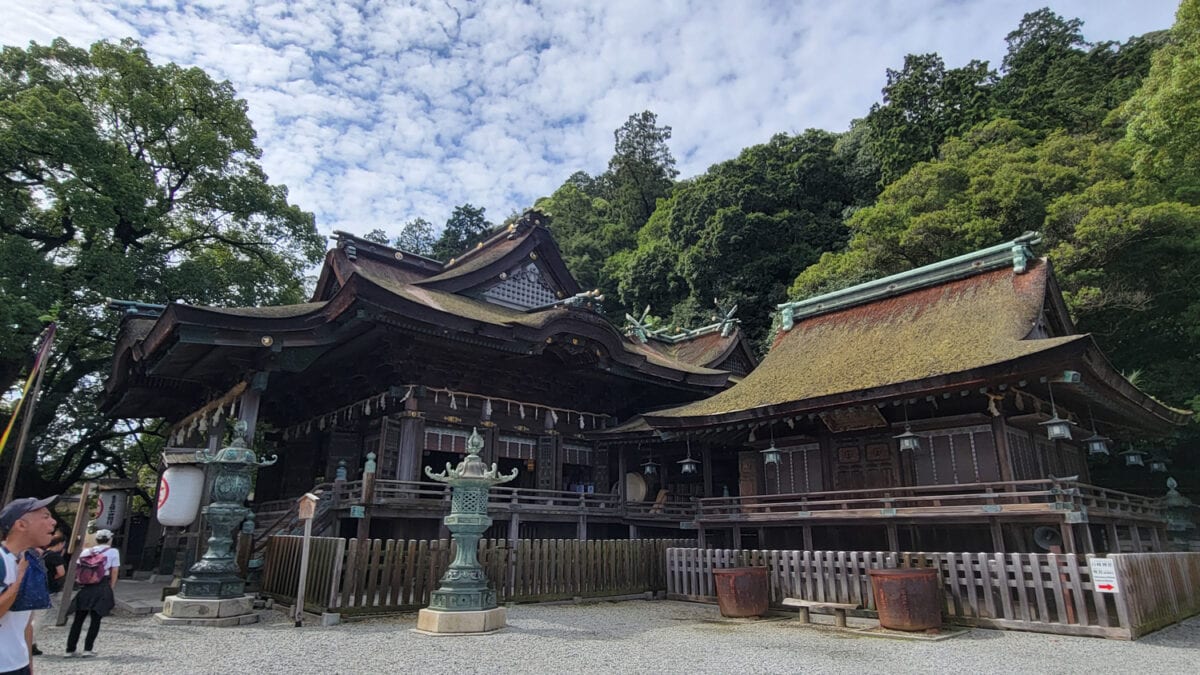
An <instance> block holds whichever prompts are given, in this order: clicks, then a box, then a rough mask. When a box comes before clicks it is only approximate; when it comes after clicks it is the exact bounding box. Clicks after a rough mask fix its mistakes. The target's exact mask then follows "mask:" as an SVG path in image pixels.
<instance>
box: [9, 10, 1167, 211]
mask: <svg viewBox="0 0 1200 675" xmlns="http://www.w3.org/2000/svg"><path fill="white" fill-rule="evenodd" d="M1046 5H1049V6H1050V7H1051V8H1052V9H1054V10H1055V11H1057V12H1058V13H1059V14H1062V15H1064V16H1067V17H1079V18H1081V19H1083V20H1084V21H1085V24H1084V33H1085V35H1086V36H1087V37H1088V39H1089V40H1092V41H1099V40H1124V39H1126V38H1128V37H1129V36H1131V35H1137V34H1141V33H1144V32H1147V31H1151V30H1157V29H1162V28H1167V27H1169V26H1170V25H1171V23H1172V21H1173V17H1174V13H1175V9H1176V6H1177V2H1176V0H1140V1H1138V2H1130V1H1128V0H1125V1H1113V0H1090V1H1075V0H1072V1H1065V0H1063V1H1055V0H1029V1H1019V0H988V1H971V0H959V1H955V2H935V1H932V0H898V1H896V2H871V1H867V0H858V1H850V0H843V1H840V2H837V1H830V0H819V1H816V2H810V1H807V0H804V1H794V2H751V1H749V0H711V1H708V2H687V1H678V2H654V1H651V0H640V1H633V2H625V1H622V0H604V1H602V2H601V1H596V0H589V1H586V2H568V1H566V0H562V1H559V2H545V3H543V2H510V1H506V0H498V1H494V2H493V1H486V2H480V3H466V2H458V1H457V0H446V1H437V2H429V3H425V2H411V3H410V2H395V1H390V0H379V1H371V0H366V1H359V2H343V1H341V0H297V1H295V2H285V1H281V0H277V1H274V2H269V1H258V0H230V1H227V2H220V1H217V0H200V1H197V2H177V1H175V0H144V1H142V2H122V1H120V0H86V1H83V2H75V1H70V0H54V1H52V2H47V1H46V0H6V2H5V6H6V10H5V14H6V16H5V19H4V21H3V22H0V42H2V43H3V44H6V45H21V46H24V45H26V44H28V43H29V41H31V40H35V41H38V42H43V43H45V42H49V41H50V40H52V39H53V38H54V37H57V36H63V37H66V38H67V39H69V40H70V41H71V42H72V43H74V44H77V45H81V46H82V45H87V44H90V43H91V42H93V41H95V40H98V39H106V38H107V39H119V38H122V37H134V38H137V39H139V40H141V41H142V42H143V43H144V45H145V46H146V48H147V50H148V51H149V52H150V54H151V55H152V57H153V58H154V59H155V60H157V61H160V62H165V61H175V62H177V63H180V64H182V65H189V66H191V65H195V66H200V67H202V68H204V69H205V70H207V71H208V72H209V73H210V74H212V75H213V76H214V77H216V78H218V79H227V80H229V81H230V82H232V83H233V85H234V86H235V87H236V89H237V91H238V93H239V95H240V96H241V97H243V98H245V99H246V100H247V101H248V102H249V106H250V116H251V118H252V120H253V122H254V126H255V128H256V129H257V130H258V134H259V138H258V142H259V145H260V147H262V149H263V159H262V162H263V165H264V167H265V168H266V170H267V172H268V174H269V175H270V177H271V180H272V181H273V182H276V183H283V184H285V185H287V186H288V188H289V189H290V191H291V197H292V200H293V201H294V202H296V203H297V204H299V205H300V206H301V207H303V208H304V209H307V210H309V211H313V212H315V213H316V214H317V221H318V226H319V227H320V229H321V230H322V231H323V232H326V233H328V232H329V231H331V230H334V229H343V230H348V231H350V232H356V233H363V232H366V231H368V230H371V229H373V228H382V229H384V230H385V231H388V232H391V233H393V234H394V233H395V232H397V231H398V230H399V227H400V226H401V225H402V224H403V223H404V222H405V221H407V220H409V219H410V218H413V217H417V216H420V217H424V218H427V219H429V220H430V221H432V222H434V223H435V224H436V225H437V226H438V227H440V226H441V223H443V222H444V221H445V219H446V217H447V216H448V215H449V213H450V211H451V209H453V207H454V206H455V205H456V204H461V203H464V202H471V203H473V204H475V205H477V206H483V207H485V208H486V209H487V213H488V216H489V217H490V218H491V219H492V220H494V221H499V220H502V219H503V218H504V217H505V216H506V215H507V214H509V213H510V212H512V211H513V210H519V209H522V208H524V207H526V206H529V205H530V204H532V202H533V201H534V200H535V199H537V198H538V197H540V196H543V195H547V194H549V193H551V192H553V190H554V189H555V188H556V187H557V186H558V185H560V184H561V183H562V181H563V180H564V179H565V178H566V177H567V176H569V175H570V174H571V173H573V172H574V171H576V170H584V171H587V172H589V173H593V174H595V173H598V172H600V171H602V170H603V169H604V168H605V165H606V164H607V161H608V158H609V157H610V156H611V154H612V145H613V138H612V132H613V129H615V128H616V127H618V126H620V125H621V124H622V123H623V122H624V121H625V119H626V118H627V117H628V116H629V115H630V114H631V113H635V112H639V111H641V110H645V109H650V110H653V111H655V112H656V113H657V114H658V116H659V121H660V123H663V124H669V125H671V126H672V127H673V129H674V136H673V138H672V140H671V143H670V145H671V149H672V151H673V152H674V154H675V157H676V159H677V160H678V165H679V169H680V171H681V175H682V176H683V177H687V176H692V175H695V174H698V173H702V172H703V171H704V170H705V169H706V168H707V167H708V166H710V165H712V164H714V163H716V162H719V161H722V160H725V159H729V158H731V157H733V156H735V155H736V154H737V153H738V152H739V151H740V150H741V149H742V148H743V147H746V146H748V145H752V144H755V143H761V142H763V141H765V140H767V139H768V138H770V137H771V135H773V134H775V133H778V132H799V131H803V130H804V129H807V128H810V127H817V128H822V129H829V130H832V131H841V130H844V129H846V128H847V126H848V125H849V122H850V120H851V119H853V118H855V117H860V116H862V115H863V114H864V113H865V112H866V111H867V110H868V108H869V107H870V105H871V104H872V103H874V102H876V101H877V100H878V99H879V90H880V87H882V85H883V83H884V77H885V75H884V71H885V69H886V68H888V67H893V68H896V67H899V66H900V65H901V64H902V63H903V59H904V55H905V54H907V53H924V52H930V51H936V52H938V53H939V54H941V55H942V56H943V58H944V59H945V60H946V62H947V64H948V65H949V66H951V67H953V66H958V65H962V64H963V63H965V62H967V61H968V60H970V59H972V58H979V59H987V60H989V61H991V62H992V64H993V65H994V66H998V65H999V62H1000V59H1001V58H1002V57H1003V54H1004V50H1005V43H1004V36H1005V34H1007V33H1008V32H1009V31H1011V30H1013V29H1014V28H1016V26H1017V23H1018V22H1019V21H1020V18H1021V16H1022V15H1023V14H1024V13H1025V12H1028V11H1032V10H1035V9H1037V8H1039V7H1042V6H1046Z"/></svg>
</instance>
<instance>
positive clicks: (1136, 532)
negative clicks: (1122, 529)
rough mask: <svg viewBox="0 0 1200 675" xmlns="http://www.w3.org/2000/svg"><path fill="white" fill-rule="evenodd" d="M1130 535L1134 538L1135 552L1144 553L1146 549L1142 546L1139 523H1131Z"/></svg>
mask: <svg viewBox="0 0 1200 675" xmlns="http://www.w3.org/2000/svg"><path fill="white" fill-rule="evenodd" d="M1129 536H1130V537H1131V538H1132V539H1133V552H1134V553H1144V552H1145V551H1146V549H1145V548H1143V547H1142V533H1141V528H1140V527H1138V525H1137V523H1130V524H1129Z"/></svg>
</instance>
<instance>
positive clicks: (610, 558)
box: [261, 536, 695, 615]
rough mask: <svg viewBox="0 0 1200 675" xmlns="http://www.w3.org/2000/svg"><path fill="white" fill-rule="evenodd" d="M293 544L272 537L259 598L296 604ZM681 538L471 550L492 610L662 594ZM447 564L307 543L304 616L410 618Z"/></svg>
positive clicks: (434, 555) (382, 548)
mask: <svg viewBox="0 0 1200 675" xmlns="http://www.w3.org/2000/svg"><path fill="white" fill-rule="evenodd" d="M301 542H302V537H296V536H274V537H271V541H270V544H269V545H268V547H267V559H266V564H265V566H264V572H263V584H262V590H261V592H262V593H263V594H264V595H267V596H270V597H273V598H275V599H277V600H281V601H284V602H295V598H296V589H297V587H298V586H299V583H300V579H299V568H300V549H301ZM694 543H695V542H694V541H692V540H685V539H634V540H623V541H620V540H618V541H595V540H593V541H579V540H562V539H533V540H530V539H522V540H519V541H518V542H516V545H515V546H514V545H512V543H511V542H508V541H507V540H503V539H501V540H482V541H480V542H479V561H480V563H481V565H482V566H483V568H484V571H485V572H486V573H487V577H488V585H489V587H491V588H493V589H494V590H495V591H496V596H497V600H498V601H500V602H537V601H546V600H562V599H571V598H576V597H611V596H621V595H630V594H637V593H646V592H653V591H664V590H666V588H667V573H666V561H667V556H666V551H667V549H668V548H670V547H672V546H679V545H693V544H694ZM453 556H454V544H453V542H451V541H449V540H446V539H441V540H432V541H416V540H410V541H405V540H395V539H387V540H384V539H369V540H363V541H360V540H357V539H339V538H333V537H313V538H312V541H311V549H310V555H309V567H308V576H307V579H306V580H305V603H304V604H305V609H306V610H307V611H310V612H314V613H321V612H331V613H338V614H343V615H355V614H379V613H391V612H404V611H411V610H413V609H417V608H420V607H424V606H426V605H428V604H429V594H430V593H431V592H433V591H434V590H436V589H437V586H438V583H439V581H440V579H441V576H442V574H444V573H445V571H446V568H447V567H448V566H449V564H450V560H452V559H453Z"/></svg>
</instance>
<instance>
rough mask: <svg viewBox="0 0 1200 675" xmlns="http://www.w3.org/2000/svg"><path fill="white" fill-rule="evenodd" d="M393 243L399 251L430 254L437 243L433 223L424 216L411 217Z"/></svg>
mask: <svg viewBox="0 0 1200 675" xmlns="http://www.w3.org/2000/svg"><path fill="white" fill-rule="evenodd" d="M479 215H480V216H482V215H483V209H480V211H479ZM393 243H394V245H395V247H396V248H398V249H400V250H401V251H408V252H409V253H416V254H417V255H423V256H431V255H433V246H434V244H436V243H437V239H436V238H435V237H434V236H433V223H431V222H429V221H428V220H425V219H424V218H413V219H412V220H410V221H408V222H407V223H405V224H404V227H402V228H400V234H398V235H396V240H395V242H393Z"/></svg>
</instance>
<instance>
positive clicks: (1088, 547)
mask: <svg viewBox="0 0 1200 675" xmlns="http://www.w3.org/2000/svg"><path fill="white" fill-rule="evenodd" d="M1080 527H1082V528H1083V552H1084V553H1095V552H1096V541H1095V540H1094V539H1092V526H1091V525H1090V524H1089V523H1083V524H1082V525H1080Z"/></svg>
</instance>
